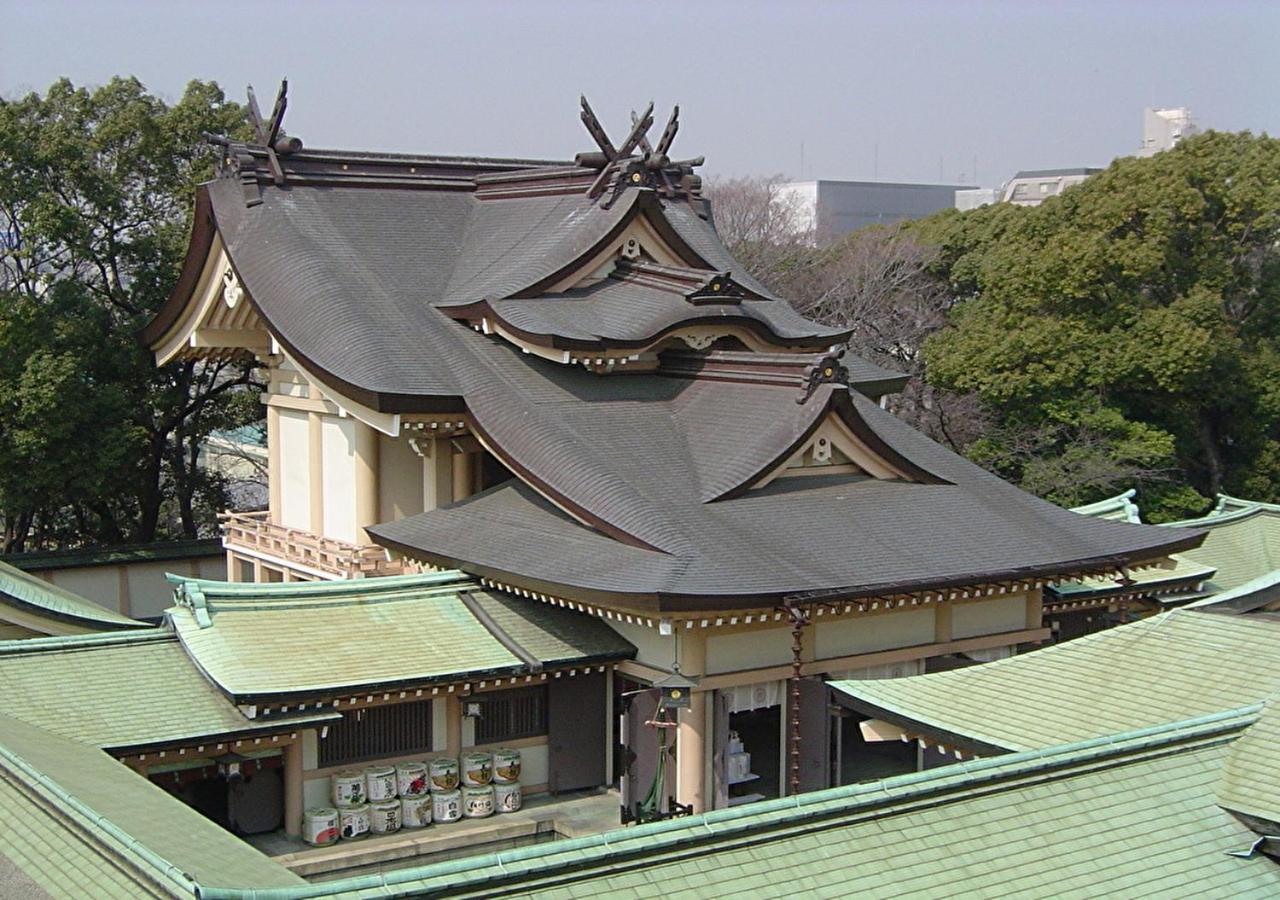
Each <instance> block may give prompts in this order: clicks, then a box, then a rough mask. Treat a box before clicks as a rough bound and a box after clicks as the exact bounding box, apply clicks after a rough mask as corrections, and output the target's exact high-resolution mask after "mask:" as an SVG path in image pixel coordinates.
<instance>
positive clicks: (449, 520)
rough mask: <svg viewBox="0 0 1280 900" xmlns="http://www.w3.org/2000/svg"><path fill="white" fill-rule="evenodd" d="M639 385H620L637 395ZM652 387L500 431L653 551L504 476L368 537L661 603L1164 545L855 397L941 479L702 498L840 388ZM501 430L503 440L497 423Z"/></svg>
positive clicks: (979, 573) (528, 407)
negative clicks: (802, 398)
mask: <svg viewBox="0 0 1280 900" xmlns="http://www.w3.org/2000/svg"><path fill="white" fill-rule="evenodd" d="M548 365H549V364H548ZM645 380H646V379H645V378H644V377H643V376H632V377H631V378H629V379H628V381H627V383H628V384H629V385H630V386H631V389H632V390H634V391H636V392H642V391H643V384H642V382H643V381H645ZM597 381H598V382H599V381H601V379H597ZM652 381H653V382H654V384H652V385H651V386H650V393H649V397H648V400H647V401H642V400H640V399H639V397H626V396H624V397H592V396H579V397H578V401H579V402H577V403H564V402H557V401H556V399H555V398H556V394H555V393H554V392H551V391H550V390H548V388H549V386H550V385H552V384H554V383H555V382H554V379H552V378H548V379H546V380H545V381H544V382H543V383H542V384H543V388H544V390H543V392H541V393H540V395H539V396H528V395H526V396H524V397H522V398H519V399H520V400H521V401H522V402H521V403H520V406H519V410H520V414H519V415H518V416H516V417H515V418H514V419H513V420H512V421H510V422H509V423H508V424H507V428H509V429H511V430H512V431H514V430H515V429H521V430H523V431H524V432H525V433H526V434H528V435H531V436H536V437H530V438H528V439H527V440H526V441H525V445H526V446H525V447H524V450H525V454H524V456H522V461H524V462H526V464H528V465H530V466H532V467H537V468H538V470H539V471H546V472H548V473H549V472H552V471H553V470H556V469H557V468H558V470H559V471H560V472H561V474H560V476H559V478H558V480H557V481H556V482H555V483H556V484H557V485H558V486H559V487H561V488H562V489H563V490H564V491H565V492H566V494H568V495H569V496H572V497H574V498H575V499H576V500H578V501H579V502H581V503H582V504H583V505H585V506H586V507H587V508H589V509H596V510H607V511H608V512H609V515H610V520H609V521H610V523H611V524H612V525H614V526H616V527H617V528H619V529H621V530H623V531H626V532H627V533H630V534H635V535H636V536H638V537H639V538H640V539H641V540H643V541H644V542H645V543H646V544H648V545H649V546H650V547H651V548H652V549H644V548H640V547H633V546H626V545H624V544H622V543H620V542H619V541H615V540H612V539H610V538H608V537H606V536H604V535H603V534H601V533H599V532H598V531H594V530H592V529H589V528H586V527H584V526H583V525H580V524H578V523H576V522H574V521H572V520H571V519H570V518H569V517H568V516H567V515H566V514H565V513H563V512H562V511H560V510H559V509H557V508H556V507H555V506H553V505H552V504H550V503H547V502H546V501H545V500H543V499H542V498H540V497H538V496H537V495H536V494H535V493H534V492H533V491H532V490H531V489H530V488H529V487H528V486H526V485H524V484H520V483H518V482H515V481H512V482H507V483H505V484H502V485H499V486H497V487H495V488H492V489H490V490H489V491H487V492H485V493H483V494H481V495H478V496H475V497H472V498H469V499H467V500H464V501H462V502H461V503H458V504H454V505H453V506H450V507H447V508H444V509H440V510H434V511H431V512H427V513H423V514H421V515H418V516H413V517H410V518H408V519H404V520H401V521H398V522H391V523H386V524H382V525H379V526H376V527H375V528H373V529H372V531H373V533H374V534H375V536H376V537H377V539H378V540H379V541H381V542H383V543H386V544H389V545H392V546H396V547H401V548H412V549H415V550H418V551H422V552H424V553H425V554H426V555H427V556H428V558H436V559H438V561H440V562H444V563H447V564H451V565H461V566H463V567H470V568H474V569H475V570H476V571H481V572H485V573H488V574H490V576H491V577H493V576H498V575H501V574H508V575H516V576H524V577H526V578H530V579H535V580H539V581H543V582H546V583H548V584H553V585H554V584H558V585H565V586H569V587H572V588H575V589H579V590H587V591H605V592H610V593H623V594H631V595H641V596H648V597H654V596H660V597H662V598H664V600H665V601H671V603H672V604H673V605H672V607H671V608H676V607H677V606H678V605H679V603H680V602H681V601H682V600H688V602H690V603H694V601H693V600H691V599H689V598H693V597H697V598H700V599H699V600H698V601H697V603H694V605H698V604H701V605H702V606H704V607H705V606H706V605H708V602H709V601H708V598H709V597H713V596H718V597H723V598H730V597H737V598H746V597H750V598H755V599H756V600H757V601H759V600H762V599H764V598H765V597H767V596H770V595H778V594H786V593H790V592H799V591H809V590H831V589H836V588H842V589H847V592H848V593H849V594H851V595H853V594H859V593H862V594H872V593H876V592H885V591H894V590H902V589H908V588H914V589H925V588H928V587H941V586H948V585H957V584H966V583H974V582H979V581H983V580H991V579H1012V578H1018V577H1030V576H1032V575H1036V574H1041V573H1044V572H1048V571H1059V572H1061V571H1067V570H1070V569H1072V568H1076V567H1081V566H1083V565H1085V564H1091V563H1097V562H1105V561H1106V560H1108V559H1117V558H1123V557H1126V556H1128V557H1137V558H1141V557H1144V556H1146V557H1150V556H1154V555H1160V554H1161V553H1162V552H1165V551H1166V550H1167V549H1169V548H1171V547H1174V546H1175V545H1173V544H1171V542H1170V531H1171V530H1170V529H1161V528H1155V527H1153V526H1145V525H1133V524H1129V523H1123V522H1111V521H1104V520H1098V519H1092V518H1089V517H1085V516H1080V515H1076V514H1075V513H1071V512H1069V511H1067V510H1064V509H1061V508H1059V507H1056V506H1054V505H1052V504H1050V503H1046V502H1045V501H1042V500H1039V499H1037V498H1035V497H1033V496H1031V495H1029V494H1027V493H1025V492H1022V491H1020V490H1018V489H1017V488H1014V487H1012V486H1011V485H1008V484H1006V483H1005V482H1003V481H1001V480H1000V479H998V478H996V477H994V476H992V475H990V474H988V473H986V472H985V471H983V470H981V469H980V468H978V467H977V466H974V465H972V464H971V463H968V462H966V461H965V460H963V459H961V458H959V457H958V456H955V455H954V454H952V453H950V452H949V451H947V450H945V449H943V448H942V447H940V446H939V445H937V444H934V443H933V442H931V441H929V440H928V439H927V438H925V437H924V436H923V435H920V434H919V433H918V432H915V431H914V430H912V429H911V428H909V427H908V426H907V425H905V424H904V423H902V422H901V421H900V420H898V419H896V418H895V417H894V416H892V415H890V414H889V413H886V412H884V411H882V410H880V409H879V408H878V407H876V405H875V404H873V403H871V402H870V401H868V400H865V399H863V398H860V397H857V396H856V395H845V399H847V400H848V401H849V402H850V404H851V406H852V408H853V410H854V412H855V413H856V415H857V416H858V417H859V418H860V419H861V420H862V421H863V422H865V423H866V425H867V426H868V428H869V429H870V430H871V432H872V433H873V434H875V435H876V436H878V437H879V438H880V439H881V440H883V441H884V442H885V444H886V445H887V446H888V447H890V448H892V449H894V450H896V451H898V452H899V453H901V454H902V455H903V456H904V457H906V458H907V459H909V460H912V461H914V462H915V463H916V464H918V465H920V466H921V467H923V468H924V469H925V470H927V471H928V472H929V473H932V475H934V476H936V480H940V481H943V482H945V483H932V484H930V483H911V482H906V481H901V480H878V479H874V478H868V477H865V476H857V475H830V476H806V477H804V478H793V479H785V480H780V481H775V482H773V483H772V484H770V485H769V486H768V487H766V488H762V489H758V490H754V491H751V492H749V493H746V494H745V495H741V496H737V497H734V498H732V499H721V500H715V501H714V502H706V500H705V499H704V498H706V497H707V496H708V494H711V495H719V494H718V490H719V489H720V488H722V487H723V486H724V485H725V484H727V483H729V482H733V481H735V480H740V478H741V477H749V474H750V473H753V472H756V471H758V470H759V464H760V463H761V461H762V460H765V459H768V458H769V457H770V453H771V452H772V453H776V452H777V450H778V448H777V446H776V445H775V446H771V445H770V441H772V440H777V439H778V438H777V436H775V437H774V438H770V437H769V435H768V429H769V423H771V422H773V421H775V419H777V418H782V417H790V424H789V427H781V428H780V429H779V431H778V433H777V435H779V436H780V435H791V434H793V433H794V432H795V430H796V429H797V428H800V427H801V425H802V423H803V421H804V419H805V418H807V417H813V418H816V417H817V414H818V413H822V412H824V411H825V410H826V409H827V408H828V407H827V403H828V402H831V403H835V404H836V405H840V404H839V403H838V402H837V401H838V400H839V399H840V398H841V395H842V394H844V391H843V390H840V389H830V388H828V389H823V390H820V391H819V392H818V393H816V394H815V395H814V397H813V398H811V399H810V401H809V402H808V403H806V404H804V405H803V406H801V405H797V404H796V403H795V402H794V397H795V391H794V390H793V389H785V388H781V387H761V386H758V385H735V384H717V383H708V382H699V381H693V382H681V381H676V380H674V379H658V378H654V379H652ZM661 387H665V392H664V393H658V391H659V388H661ZM824 391H825V393H824ZM514 408H515V407H513V409H514ZM753 431H754V433H752V432H753ZM503 439H508V440H515V439H516V436H515V435H514V434H512V435H510V436H508V435H507V434H506V433H500V434H499V436H498V440H499V442H502V440H503ZM636 460H643V465H637V464H636V462H635V461H636ZM735 471H736V472H737V473H738V476H737V478H735V477H733V475H732V473H733V472H735ZM1186 537H1187V539H1188V540H1189V541H1191V542H1194V541H1195V540H1198V538H1199V535H1187V536H1186Z"/></svg>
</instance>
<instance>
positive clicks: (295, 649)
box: [169, 571, 635, 700]
mask: <svg viewBox="0 0 1280 900" xmlns="http://www.w3.org/2000/svg"><path fill="white" fill-rule="evenodd" d="M171 578H172V580H174V581H175V582H177V583H178V584H179V588H178V603H179V605H178V607H177V608H175V609H173V610H170V612H169V617H170V619H171V620H172V622H173V625H174V628H175V629H176V630H177V633H178V636H179V637H180V638H181V640H182V642H183V644H184V646H185V647H186V648H187V651H188V652H189V653H190V654H191V656H192V657H193V658H194V659H195V660H196V662H197V663H198V665H199V666H200V668H201V669H202V670H203V671H204V672H205V673H207V674H208V676H209V677H210V678H212V679H213V680H214V681H215V682H216V683H217V684H218V685H219V686H220V687H222V689H223V690H224V691H226V692H227V693H228V694H229V695H231V696H233V697H234V698H236V699H237V700H245V699H247V698H260V699H267V698H270V697H276V698H283V697H294V696H297V697H302V696H315V695H323V694H326V693H332V692H334V691H340V690H360V689H366V688H367V689H381V688H383V687H384V686H408V685H412V684H415V683H417V684H423V683H432V682H445V681H459V680H463V679H469V678H482V677H484V676H486V675H495V674H516V673H525V672H527V671H529V666H528V665H527V664H526V659H525V658H522V656H521V655H520V654H518V653H516V652H515V650H514V649H513V644H514V646H515V647H518V648H519V649H520V650H522V651H523V653H524V655H525V656H526V657H528V658H531V659H533V660H535V661H536V662H538V663H541V664H544V665H552V664H565V665H572V664H573V663H575V662H577V663H588V662H603V661H606V660H616V659H623V658H626V657H629V656H631V655H632V654H633V653H634V652H635V651H634V648H633V647H632V646H631V645H630V644H629V643H627V642H626V641H625V640H623V639H622V638H621V637H620V636H618V634H617V633H616V632H614V631H613V630H612V629H611V628H609V627H608V626H607V625H606V624H605V623H604V622H602V621H600V620H599V619H593V618H590V617H588V616H585V615H583V614H580V613H576V612H573V611H570V610H567V609H560V608H557V607H551V606H548V605H546V604H542V603H539V602H537V601H533V600H519V599H515V598H511V597H507V596H499V595H496V594H490V593H489V592H486V591H485V590H483V589H482V588H481V587H480V586H479V585H478V584H476V583H475V582H473V581H471V580H470V577H469V576H467V575H464V574H463V573H461V572H456V571H451V572H437V573H431V574H424V575H403V576H394V577H386V578H364V579H353V580H350V581H333V582H312V583H298V582H295V583H288V584H228V583H225V582H214V581H202V580H198V579H181V578H177V577H176V576H171ZM486 619H488V620H489V621H487V622H486V621H485V620H486Z"/></svg>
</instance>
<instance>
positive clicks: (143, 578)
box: [35, 553, 227, 619]
mask: <svg viewBox="0 0 1280 900" xmlns="http://www.w3.org/2000/svg"><path fill="white" fill-rule="evenodd" d="M226 570H227V564H226V556H225V555H223V554H221V553H219V554H218V555H217V556H201V557H192V558H190V559H171V560H157V561H155V562H133V563H118V564H117V563H109V564H107V565H101V566H76V567H74V568H67V569H44V570H41V571H39V572H37V573H35V574H37V575H39V576H40V577H41V578H43V579H44V580H45V581H48V582H50V583H51V584H56V585H58V587H61V588H66V589H67V590H69V591H71V592H72V593H74V594H79V595H80V596H81V597H84V598H85V599H86V600H91V601H93V602H94V603H96V604H98V605H99V606H102V607H104V608H105V609H110V610H114V611H116V612H120V613H124V614H125V615H129V616H133V617H134V618H142V619H145V618H148V617H154V616H159V615H160V614H161V613H163V612H164V611H165V610H166V609H168V608H169V607H170V606H172V605H173V585H171V584H169V582H168V581H167V580H166V579H165V574H166V573H169V572H172V573H173V574H175V575H188V576H192V577H195V578H211V579H215V580H218V581H221V580H224V579H225V578H226ZM125 591H127V596H126V595H125V593H124V592H125Z"/></svg>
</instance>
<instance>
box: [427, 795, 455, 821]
mask: <svg viewBox="0 0 1280 900" xmlns="http://www.w3.org/2000/svg"><path fill="white" fill-rule="evenodd" d="M431 818H432V819H433V820H435V821H436V822H456V821H458V819H460V818H462V791H458V790H453V791H435V792H434V793H432V795H431Z"/></svg>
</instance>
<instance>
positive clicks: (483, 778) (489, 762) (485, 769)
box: [462, 752, 493, 787]
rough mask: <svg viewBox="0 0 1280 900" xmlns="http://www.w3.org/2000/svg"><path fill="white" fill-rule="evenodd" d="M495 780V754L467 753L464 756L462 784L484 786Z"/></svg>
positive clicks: (464, 785)
mask: <svg viewBox="0 0 1280 900" xmlns="http://www.w3.org/2000/svg"><path fill="white" fill-rule="evenodd" d="M491 781H493V754H492V753H480V752H476V753H467V754H464V755H463V757H462V786H463V787H484V786H485V785H486V784H488V783H489V782H491Z"/></svg>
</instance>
